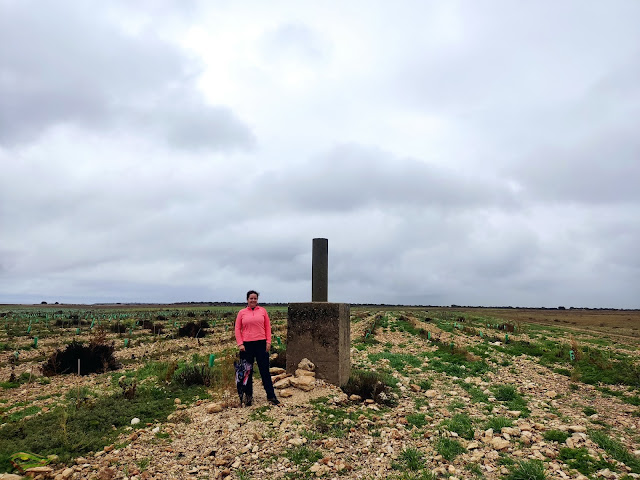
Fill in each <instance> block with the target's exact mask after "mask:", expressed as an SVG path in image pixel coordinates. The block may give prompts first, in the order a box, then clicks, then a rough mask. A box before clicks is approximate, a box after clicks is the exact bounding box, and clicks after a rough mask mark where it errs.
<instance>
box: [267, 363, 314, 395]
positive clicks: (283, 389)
mask: <svg viewBox="0 0 640 480" xmlns="http://www.w3.org/2000/svg"><path fill="white" fill-rule="evenodd" d="M315 369H316V366H315V365H314V364H313V362H311V361H310V360H309V359H307V358H303V359H302V360H301V361H300V363H298V368H297V369H296V371H295V374H294V375H290V374H288V373H287V372H286V371H285V370H284V369H283V368H278V367H273V368H270V369H269V372H270V373H271V375H272V377H271V379H272V380H273V387H274V388H275V389H276V390H279V396H281V397H283V398H287V397H290V396H292V395H293V392H292V391H291V389H290V387H294V388H297V389H299V390H302V391H304V392H309V391H311V390H313V388H314V387H315V385H316V372H315Z"/></svg>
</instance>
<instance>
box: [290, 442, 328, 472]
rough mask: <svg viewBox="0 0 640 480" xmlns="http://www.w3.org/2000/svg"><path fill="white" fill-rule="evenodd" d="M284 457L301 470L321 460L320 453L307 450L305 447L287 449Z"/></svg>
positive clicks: (311, 449)
mask: <svg viewBox="0 0 640 480" xmlns="http://www.w3.org/2000/svg"><path fill="white" fill-rule="evenodd" d="M284 455H285V457H287V458H288V459H289V460H291V462H292V463H294V464H296V465H298V466H300V467H303V468H304V467H306V468H304V469H305V470H307V469H308V468H309V467H310V466H311V465H312V464H314V463H315V462H317V461H318V460H320V459H321V458H322V452H320V451H319V450H315V449H313V448H309V447H307V446H306V445H300V446H299V447H294V448H292V449H289V450H287V451H286V452H285V454H284Z"/></svg>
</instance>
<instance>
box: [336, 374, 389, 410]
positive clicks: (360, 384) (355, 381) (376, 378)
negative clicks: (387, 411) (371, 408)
mask: <svg viewBox="0 0 640 480" xmlns="http://www.w3.org/2000/svg"><path fill="white" fill-rule="evenodd" d="M386 380H387V376H386V375H382V374H380V373H378V372H372V371H368V370H352V371H351V376H350V377H349V380H348V381H347V383H346V384H345V385H343V386H342V387H341V388H342V391H343V392H344V393H346V394H347V395H353V394H355V395H359V396H360V397H362V398H363V399H368V398H370V399H372V400H374V401H375V402H376V403H381V404H384V405H394V404H395V398H394V397H393V396H392V395H391V387H390V386H389V385H388V384H387V383H386Z"/></svg>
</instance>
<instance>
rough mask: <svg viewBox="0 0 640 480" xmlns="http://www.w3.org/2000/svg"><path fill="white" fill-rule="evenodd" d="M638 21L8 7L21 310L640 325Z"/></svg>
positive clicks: (501, 13)
mask: <svg viewBox="0 0 640 480" xmlns="http://www.w3.org/2000/svg"><path fill="white" fill-rule="evenodd" d="M639 24H640V2H638V1H637V0H612V1H607V2H603V1H600V0H593V1H589V0H587V1H585V0H575V1H570V0H567V1H563V2H557V1H555V0H548V1H544V0H543V1H535V2H533V1H531V2H513V1H511V0H501V1H493V0H487V1H482V2H478V1H476V0H468V1H453V0H452V1H424V0H420V1H406V2H404V1H403V2H387V1H371V0H366V1H352V2H332V1H329V2H300V1H293V0H292V1H274V2H262V1H260V2H230V1H228V0H221V1H204V0H203V1H197V0H187V1H185V0H175V1H172V0H164V1H162V0H158V1H155V0H148V1H136V2H129V1H126V0H112V1H109V2H104V1H98V0H95V1H88V0H76V1H71V0H69V1H65V0H60V1H55V2H53V1H51V2H42V1H38V2H37V1H29V0H0V303H39V302H40V301H42V300H45V301H48V302H53V301H59V302H63V303H71V302H85V303H94V302H176V301H226V300H230V301H243V300H244V292H246V290H248V289H250V288H255V289H257V290H258V291H260V292H261V300H262V301H264V302H290V301H291V302H297V301H308V300H310V297H311V244H312V239H313V238H316V237H324V238H328V239H329V267H330V268H329V270H330V271H329V275H330V278H329V300H330V301H336V302H351V303H364V302H372V303H402V304H431V305H448V304H452V303H455V304H461V305H485V306H490V305H512V306H558V305H565V306H567V307H568V306H576V307H577V306H585V307H615V308H640V29H639V28H638V25H639Z"/></svg>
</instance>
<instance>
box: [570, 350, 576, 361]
mask: <svg viewBox="0 0 640 480" xmlns="http://www.w3.org/2000/svg"><path fill="white" fill-rule="evenodd" d="M569 358H570V359H571V361H572V362H573V361H574V360H575V359H576V354H575V353H573V350H569Z"/></svg>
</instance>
